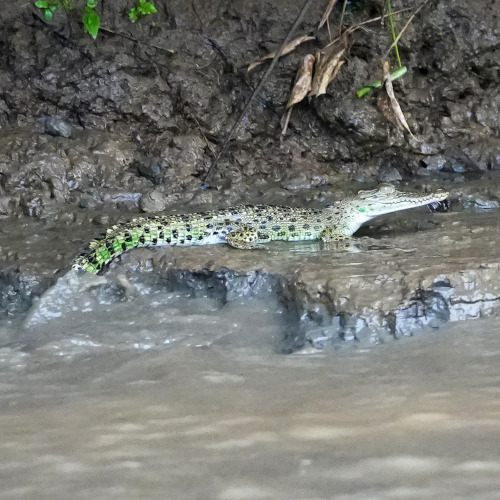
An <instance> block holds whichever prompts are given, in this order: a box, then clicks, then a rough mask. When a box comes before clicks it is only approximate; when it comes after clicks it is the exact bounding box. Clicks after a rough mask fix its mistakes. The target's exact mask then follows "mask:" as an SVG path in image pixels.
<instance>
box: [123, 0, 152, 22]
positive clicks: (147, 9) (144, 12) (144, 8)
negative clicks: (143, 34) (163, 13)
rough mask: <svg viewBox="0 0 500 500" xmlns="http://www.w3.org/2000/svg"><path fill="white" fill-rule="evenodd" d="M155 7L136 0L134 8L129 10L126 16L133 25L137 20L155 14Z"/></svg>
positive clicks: (144, 0)
mask: <svg viewBox="0 0 500 500" xmlns="http://www.w3.org/2000/svg"><path fill="white" fill-rule="evenodd" d="M156 12H157V10H156V7H155V6H154V5H153V4H152V3H151V2H148V1H147V0H137V3H136V4H135V7H132V8H131V9H130V12H129V14H128V17H129V19H130V20H131V21H132V22H133V23H135V22H136V21H138V20H139V19H141V18H142V17H145V16H149V15H150V14H154V13H156Z"/></svg>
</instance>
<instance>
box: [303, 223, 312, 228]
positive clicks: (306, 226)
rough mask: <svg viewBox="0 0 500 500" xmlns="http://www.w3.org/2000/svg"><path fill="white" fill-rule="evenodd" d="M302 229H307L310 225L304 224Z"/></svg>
mask: <svg viewBox="0 0 500 500" xmlns="http://www.w3.org/2000/svg"><path fill="white" fill-rule="evenodd" d="M303 227H304V229H309V228H310V227H311V226H310V225H309V224H304V226H303Z"/></svg>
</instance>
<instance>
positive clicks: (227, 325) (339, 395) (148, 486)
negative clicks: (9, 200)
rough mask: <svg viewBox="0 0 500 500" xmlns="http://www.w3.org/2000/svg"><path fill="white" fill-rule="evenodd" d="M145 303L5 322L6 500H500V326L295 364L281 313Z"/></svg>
mask: <svg viewBox="0 0 500 500" xmlns="http://www.w3.org/2000/svg"><path fill="white" fill-rule="evenodd" d="M135 290H136V291H137V290H139V292H140V293H136V294H135V295H134V294H130V296H128V297H121V298H120V297H116V296H114V295H113V293H111V292H109V295H106V293H101V294H100V295H96V293H95V290H94V289H93V288H92V287H89V288H88V290H87V291H86V292H82V294H81V296H80V297H78V300H77V301H76V302H72V303H71V305H70V306H68V309H67V310H65V311H63V314H53V315H52V316H51V317H50V318H49V320H48V321H47V316H46V317H45V319H44V321H40V320H39V318H38V319H37V316H36V314H32V315H31V317H30V318H28V319H27V320H26V321H27V323H25V325H24V327H21V326H20V325H18V324H15V323H12V322H10V323H9V322H4V323H3V324H2V329H1V332H0V339H1V343H0V345H1V346H2V347H1V348H0V370H1V375H0V377H1V378H0V406H1V412H0V429H1V434H0V498H2V499H31V498H33V499H35V498H36V499H49V498H50V499H67V498H73V499H89V498H92V499H106V500H109V499H144V498H149V499H151V498H168V499H180V498H182V499H207V498H213V499H224V500H239V499H422V498H444V497H447V498H455V499H456V498H460V499H494V498H498V496H499V493H500V325H499V324H498V322H497V321H495V320H493V319H483V320H477V321H475V322H458V323H454V324H452V325H451V326H449V327H446V328H443V329H440V330H434V331H428V332H424V333H421V334H419V335H416V336H414V337H410V338H404V339H402V340H400V341H398V340H394V341H389V342H385V343H382V344H379V345H373V346H362V347H360V346H358V347H356V344H354V343H350V344H348V345H346V347H344V348H341V349H338V350H331V351H329V352H321V351H312V350H308V349H305V350H302V351H300V352H298V353H295V354H291V355H284V354H280V353H279V352H278V349H277V348H276V346H277V343H278V340H279V339H280V338H281V337H282V335H283V331H284V330H286V329H287V328H289V327H290V325H289V322H288V319H287V317H286V314H285V312H284V311H283V310H282V308H281V306H280V305H279V304H276V303H274V302H273V301H272V300H259V299H245V300H244V301H237V300H236V301H233V302H230V303H226V304H222V303H220V301H218V300H217V299H215V298H210V297H198V298H195V299H192V298H191V299H188V298H186V297H184V296H183V294H181V293H167V292H164V291H162V290H160V289H155V288H152V287H150V288H148V287H147V286H143V287H142V288H141V285H140V284H138V283H136V284H135ZM41 304H42V302H40V303H39V304H38V305H36V306H35V308H34V310H35V311H36V310H37V308H38V309H40V307H41ZM26 326H28V327H26Z"/></svg>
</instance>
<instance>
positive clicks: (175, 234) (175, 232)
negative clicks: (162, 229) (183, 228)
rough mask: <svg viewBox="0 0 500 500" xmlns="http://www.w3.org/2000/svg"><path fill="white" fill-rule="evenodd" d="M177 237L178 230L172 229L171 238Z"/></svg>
mask: <svg viewBox="0 0 500 500" xmlns="http://www.w3.org/2000/svg"><path fill="white" fill-rule="evenodd" d="M178 237H179V231H177V229H174V230H173V231H172V238H174V239H177V238H178Z"/></svg>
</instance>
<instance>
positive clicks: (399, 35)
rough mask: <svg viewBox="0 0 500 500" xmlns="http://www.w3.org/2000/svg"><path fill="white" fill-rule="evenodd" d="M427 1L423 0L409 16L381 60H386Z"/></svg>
mask: <svg viewBox="0 0 500 500" xmlns="http://www.w3.org/2000/svg"><path fill="white" fill-rule="evenodd" d="M428 1H429V0H424V2H423V3H422V4H421V5H420V7H419V8H418V9H417V10H416V11H415V12H414V13H413V14H412V15H411V16H410V19H408V21H407V23H406V24H405V25H404V26H403V29H402V30H401V31H400V32H399V33H398V36H397V37H396V38H395V39H394V42H392V45H391V46H390V47H389V50H388V51H387V52H386V53H385V54H384V56H383V57H382V60H383V61H384V60H385V59H387V56H388V55H389V52H390V51H391V50H392V48H393V47H394V46H395V45H397V43H398V42H399V39H400V38H401V36H402V35H403V33H404V32H405V30H406V28H408V26H409V25H410V23H411V22H412V21H413V18H414V17H415V16H416V15H417V14H418V13H419V11H420V10H421V9H422V7H423V6H424V5H425V4H426V3H427V2H428ZM394 14H396V13H395V12H394Z"/></svg>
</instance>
